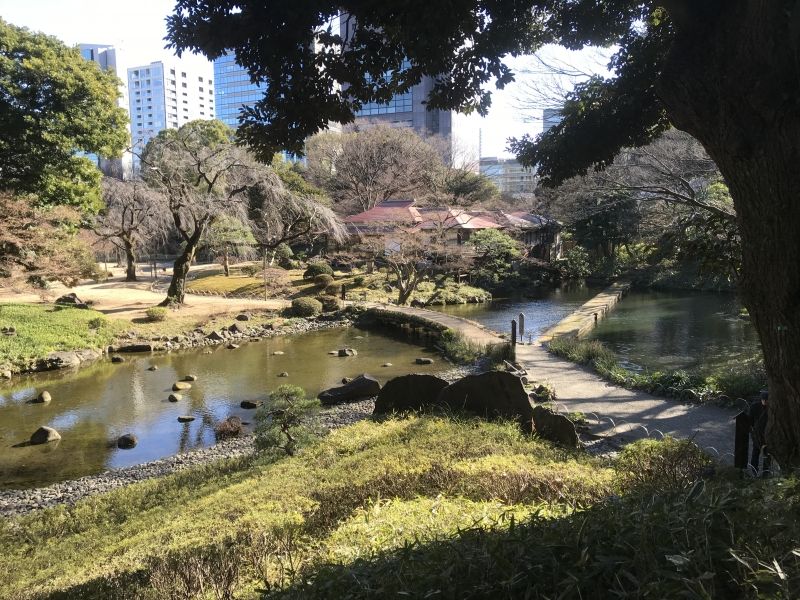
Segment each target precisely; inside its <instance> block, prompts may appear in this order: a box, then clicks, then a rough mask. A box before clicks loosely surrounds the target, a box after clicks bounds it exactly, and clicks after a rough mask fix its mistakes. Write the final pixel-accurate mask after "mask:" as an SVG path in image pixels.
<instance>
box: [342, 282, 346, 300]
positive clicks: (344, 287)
mask: <svg viewBox="0 0 800 600" xmlns="http://www.w3.org/2000/svg"><path fill="white" fill-rule="evenodd" d="M345 299H347V284H345V283H343V284H342V300H345Z"/></svg>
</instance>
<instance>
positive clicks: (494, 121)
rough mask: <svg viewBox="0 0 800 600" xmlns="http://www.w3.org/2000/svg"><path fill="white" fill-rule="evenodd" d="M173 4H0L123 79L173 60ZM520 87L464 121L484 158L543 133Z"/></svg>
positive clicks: (4, 12)
mask: <svg viewBox="0 0 800 600" xmlns="http://www.w3.org/2000/svg"><path fill="white" fill-rule="evenodd" d="M173 7H174V1H173V0H141V1H140V2H138V3H134V2H119V1H114V0H112V1H111V2H105V3H100V4H98V3H97V2H96V1H94V0H93V1H89V0H26V1H20V0H0V16H2V18H3V19H4V20H6V21H8V22H9V23H12V24H14V25H17V26H23V27H27V28H29V29H31V30H34V31H41V32H44V33H46V34H48V35H52V36H55V37H57V38H59V39H61V40H62V41H63V42H65V43H66V44H69V45H77V44H79V43H91V44H108V45H110V46H114V47H116V48H117V49H118V50H119V53H118V68H119V71H120V74H123V73H124V72H125V70H126V69H127V68H128V67H132V66H137V65H142V64H147V63H150V62H153V61H158V60H168V59H169V58H170V57H173V56H174V54H173V53H172V52H171V51H169V50H167V49H166V48H165V46H166V42H165V41H164V36H166V33H167V29H166V22H165V19H166V17H167V15H169V14H170V13H171V12H172V9H173ZM183 58H184V59H186V60H187V61H189V62H190V63H191V64H195V65H197V66H200V65H203V64H206V65H207V64H209V63H208V60H207V59H206V58H205V57H204V56H201V55H187V54H184V56H183ZM524 62H525V60H524V59H523V58H518V59H510V60H509V61H508V63H509V64H511V65H512V66H513V67H514V68H519V67H520V66H521V65H523V64H524ZM519 86H520V84H518V83H512V84H511V85H509V86H507V87H506V88H505V89H504V90H493V93H492V107H491V109H490V112H489V116H488V117H486V118H480V117H478V116H477V115H475V116H470V117H469V119H468V123H469V128H470V129H477V128H480V130H481V145H482V152H481V153H482V155H483V156H502V157H508V156H511V154H510V153H509V152H507V151H506V149H505V147H506V139H507V138H509V137H519V136H522V135H524V134H525V133H538V132H539V131H541V123H540V122H526V119H525V118H524V116H523V115H522V114H521V112H520V110H519V107H518V106H517V102H516V97H517V95H518V94H519V89H520V87H519Z"/></svg>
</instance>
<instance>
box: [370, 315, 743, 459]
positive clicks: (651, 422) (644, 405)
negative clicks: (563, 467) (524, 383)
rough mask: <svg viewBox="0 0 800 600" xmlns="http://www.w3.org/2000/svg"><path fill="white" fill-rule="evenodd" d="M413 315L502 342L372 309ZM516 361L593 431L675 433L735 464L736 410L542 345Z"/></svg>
mask: <svg viewBox="0 0 800 600" xmlns="http://www.w3.org/2000/svg"><path fill="white" fill-rule="evenodd" d="M370 306H374V307H376V308H381V309H383V310H391V311H394V312H398V313H402V314H410V315H414V316H417V317H421V318H424V319H429V320H431V321H433V322H436V323H439V324H441V325H445V326H446V327H449V328H450V329H455V330H457V331H460V332H461V333H462V334H463V335H464V337H465V338H467V339H468V340H470V341H472V342H475V343H481V344H492V343H499V342H503V341H505V340H503V339H502V338H500V337H499V336H498V335H497V334H496V333H494V332H492V331H490V330H488V329H486V328H485V327H483V326H482V325H480V324H478V323H475V322H473V321H468V320H466V319H461V318H459V317H455V316H452V315H445V314H442V313H437V312H435V311H432V310H426V309H421V308H410V307H405V306H391V305H383V304H374V305H370ZM516 354H517V361H518V362H519V363H521V364H522V366H523V367H524V368H525V370H526V371H527V372H528V376H529V377H530V378H531V379H532V380H534V381H539V382H548V383H550V384H552V385H553V387H554V388H555V390H556V394H557V396H558V402H557V404H558V409H559V410H560V411H561V412H576V411H577V412H582V413H584V414H585V415H586V416H587V418H588V420H589V423H590V431H591V432H592V433H594V434H596V435H601V436H604V437H608V438H612V441H618V442H620V443H624V442H629V441H632V440H635V439H640V438H644V437H648V435H649V436H652V437H660V435H671V436H673V437H678V438H692V439H694V441H695V442H697V444H699V445H700V446H701V447H703V448H707V449H708V451H709V452H710V453H711V454H715V455H719V457H720V458H721V459H722V460H723V461H724V462H727V463H730V462H732V461H733V454H732V453H733V431H734V429H733V422H732V419H733V417H734V416H735V415H736V413H737V412H738V411H737V410H733V409H726V408H720V407H718V406H713V405H706V404H687V403H682V402H677V401H675V400H670V399H665V398H659V397H657V396H652V395H650V394H647V393H644V392H639V391H635V390H628V389H625V388H621V387H618V386H615V385H611V384H609V383H606V382H605V381H603V380H602V379H601V378H600V377H598V376H597V375H596V374H595V373H593V372H591V371H589V370H588V369H585V368H583V367H581V366H579V365H576V364H574V363H571V362H569V361H566V360H563V359H561V358H558V357H557V356H554V355H552V354H550V353H549V352H547V350H546V349H545V348H543V347H542V346H541V344H539V343H534V344H527V345H518V346H517V353H516Z"/></svg>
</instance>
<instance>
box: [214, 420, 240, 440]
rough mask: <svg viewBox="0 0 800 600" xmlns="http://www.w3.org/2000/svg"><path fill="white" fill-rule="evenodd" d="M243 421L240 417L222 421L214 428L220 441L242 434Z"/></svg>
mask: <svg viewBox="0 0 800 600" xmlns="http://www.w3.org/2000/svg"><path fill="white" fill-rule="evenodd" d="M242 425H243V423H242V420H241V419H240V418H239V417H228V418H227V419H225V420H224V421H220V422H219V423H217V425H216V426H215V427H214V434H215V435H216V437H217V439H218V440H224V439H227V438H232V437H236V436H238V435H239V434H240V433H242Z"/></svg>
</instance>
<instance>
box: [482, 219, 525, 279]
mask: <svg viewBox="0 0 800 600" xmlns="http://www.w3.org/2000/svg"><path fill="white" fill-rule="evenodd" d="M469 243H470V245H471V246H472V247H473V248H475V254H476V256H475V259H474V261H475V269H474V271H473V272H472V273H473V276H474V277H475V280H476V281H477V282H478V283H479V284H482V285H497V284H498V283H500V282H502V281H503V280H505V279H507V278H508V277H509V276H510V274H511V268H512V263H513V262H514V261H515V260H518V259H519V258H520V257H521V256H522V253H521V252H520V244H519V242H518V241H517V240H515V239H514V238H512V237H511V236H510V235H509V234H507V233H506V232H505V231H500V230H499V229H482V230H480V231H476V232H475V233H473V234H472V236H471V237H470V239H469Z"/></svg>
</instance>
